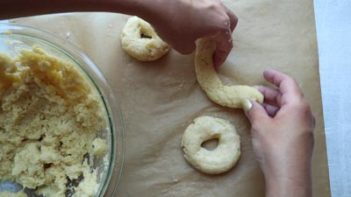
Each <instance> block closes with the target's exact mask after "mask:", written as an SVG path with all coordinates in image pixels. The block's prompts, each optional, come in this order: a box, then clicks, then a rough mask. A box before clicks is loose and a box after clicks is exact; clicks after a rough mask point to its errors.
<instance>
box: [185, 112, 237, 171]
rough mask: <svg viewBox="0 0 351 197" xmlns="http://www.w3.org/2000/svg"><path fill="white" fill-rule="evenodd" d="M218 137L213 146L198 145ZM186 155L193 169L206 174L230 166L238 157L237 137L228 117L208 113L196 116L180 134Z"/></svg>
mask: <svg viewBox="0 0 351 197" xmlns="http://www.w3.org/2000/svg"><path fill="white" fill-rule="evenodd" d="M211 139H218V145H217V147H216V148H215V149H214V150H207V149H206V148H203V147H202V146H201V145H202V144H203V143H204V142H206V141H208V140H211ZM181 147H182V149H183V151H184V157H185V159H186V160H187V161H188V162H189V163H190V164H191V165H192V166H193V167H195V168H196V169H198V170H200V171H202V172H204V173H207V174H220V173H223V172H226V171H228V170H229V169H231V168H232V167H233V166H234V165H235V164H236V162H237V161H238V159H239V157H240V137H239V135H238V134H237V133H236V130H235V127H234V126H233V125H232V124H230V122H229V121H226V120H223V119H220V118H214V117H210V116H202V117H198V118H196V119H195V120H194V123H192V124H190V125H189V126H188V127H187V128H186V130H185V132H184V134H183V137H182V142H181Z"/></svg>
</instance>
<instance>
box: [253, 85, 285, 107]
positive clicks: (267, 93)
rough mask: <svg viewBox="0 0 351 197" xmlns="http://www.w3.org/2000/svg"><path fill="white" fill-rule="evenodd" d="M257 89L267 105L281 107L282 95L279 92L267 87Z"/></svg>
mask: <svg viewBox="0 0 351 197" xmlns="http://www.w3.org/2000/svg"><path fill="white" fill-rule="evenodd" d="M256 88H257V89H258V91H260V92H261V93H262V94H263V97H264V102H265V103H268V104H271V105H275V106H280V98H281V93H280V92H279V91H278V90H276V89H273V88H270V87H266V86H257V87H256Z"/></svg>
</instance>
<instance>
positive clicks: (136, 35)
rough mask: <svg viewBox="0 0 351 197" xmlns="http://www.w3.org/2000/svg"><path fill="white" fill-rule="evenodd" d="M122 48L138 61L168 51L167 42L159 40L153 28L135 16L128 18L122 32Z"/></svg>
mask: <svg viewBox="0 0 351 197" xmlns="http://www.w3.org/2000/svg"><path fill="white" fill-rule="evenodd" d="M121 38H122V48H123V49H124V50H125V51H126V52H127V53H128V54H129V55H130V56H132V57H134V58H136V59H137V60H140V61H154V60H157V59H159V58H161V57H162V56H163V55H165V54H166V53H167V52H168V51H169V46H168V44H167V43H165V42H164V41H162V40H161V38H160V37H159V36H158V35H157V34H156V32H155V30H154V28H153V27H152V26H151V25H150V24H149V23H148V22H146V21H144V20H143V19H141V18H138V17H136V16H133V17H131V18H129V19H128V21H127V23H126V24H125V26H124V28H123V30H122V34H121Z"/></svg>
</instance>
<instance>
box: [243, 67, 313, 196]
mask: <svg viewBox="0 0 351 197" xmlns="http://www.w3.org/2000/svg"><path fill="white" fill-rule="evenodd" d="M263 75H264V78H265V79H266V80H267V81H269V82H271V83H272V84H274V85H275V86H276V87H277V88H270V87H265V86H262V87H258V89H259V91H260V92H261V93H262V94H263V95H264V103H263V104H262V105H261V104H258V103H256V102H251V103H252V106H251V109H246V115H247V117H248V118H249V120H250V122H251V125H252V128H251V135H252V144H253V149H254V151H255V154H256V156H257V159H258V162H259V165H260V167H261V169H262V171H263V174H264V176H265V180H266V192H267V196H284V197H288V196H299V197H305V196H310V195H311V169H310V168H311V157H312V151H313V143H314V139H313V129H314V127H315V120H314V117H313V115H312V113H311V109H310V106H309V104H308V103H307V102H306V100H305V99H304V96H303V93H302V91H301V89H300V88H299V86H298V84H297V83H296V81H295V80H294V79H292V78H291V77H289V76H288V75H286V74H283V73H281V72H278V71H274V70H267V71H265V72H264V74H263Z"/></svg>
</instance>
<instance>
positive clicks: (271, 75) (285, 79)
mask: <svg viewBox="0 0 351 197" xmlns="http://www.w3.org/2000/svg"><path fill="white" fill-rule="evenodd" d="M263 76H264V78H265V79H266V80H267V81H269V82H271V83H273V84H274V85H276V86H277V87H278V88H279V91H280V93H281V94H282V103H281V104H283V103H284V102H287V101H289V100H294V99H299V98H301V96H302V91H301V89H300V88H299V86H298V84H297V83H296V81H295V80H294V79H293V78H291V77H290V76H288V75H286V74H284V73H282V72H279V71H276V70H272V69H270V70H266V71H264V73H263ZM283 98H286V99H287V100H284V99H283ZM283 100H284V101H283Z"/></svg>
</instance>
